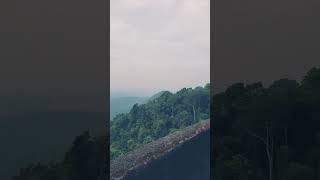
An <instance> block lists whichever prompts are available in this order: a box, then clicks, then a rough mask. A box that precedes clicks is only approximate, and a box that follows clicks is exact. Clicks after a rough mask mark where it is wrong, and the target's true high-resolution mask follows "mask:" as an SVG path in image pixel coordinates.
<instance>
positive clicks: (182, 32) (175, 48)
mask: <svg viewBox="0 0 320 180" xmlns="http://www.w3.org/2000/svg"><path fill="white" fill-rule="evenodd" d="M209 3H210V0H111V42H110V43H111V70H110V71H111V84H110V85H111V92H112V93H114V92H130V93H131V94H132V95H147V96H148V95H151V94H153V93H155V92H157V91H159V90H170V91H176V90H178V89H180V88H183V87H194V86H199V85H200V86H203V85H205V84H206V83H207V82H209V81H210V40H209V39H210V6H209Z"/></svg>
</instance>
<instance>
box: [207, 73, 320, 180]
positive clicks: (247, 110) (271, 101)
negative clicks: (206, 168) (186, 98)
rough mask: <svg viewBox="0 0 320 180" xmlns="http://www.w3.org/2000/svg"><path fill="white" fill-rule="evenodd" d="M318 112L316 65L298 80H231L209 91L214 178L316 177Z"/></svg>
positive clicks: (319, 91) (319, 170) (319, 146)
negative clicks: (219, 89)
mask: <svg viewBox="0 0 320 180" xmlns="http://www.w3.org/2000/svg"><path fill="white" fill-rule="evenodd" d="M319 112H320V69H319V68H313V69H311V70H310V71H309V72H308V73H307V75H306V76H305V77H304V78H303V80H302V82H301V83H298V82H297V81H295V80H288V79H280V80H277V81H274V83H273V84H272V85H270V86H269V87H264V86H263V85H262V84H261V83H259V82H258V83H253V84H248V85H245V84H243V83H236V84H234V85H232V86H230V87H229V88H228V89H227V90H226V91H225V92H222V93H219V94H216V95H214V96H213V108H212V114H213V122H214V126H213V127H214V129H213V132H214V152H213V159H214V161H213V170H214V173H213V174H214V179H216V180H224V179H230V180H234V179H249V180H251V179H252V180H255V179H269V180H273V179H277V180H300V179H318V178H319V177H320V156H319V154H320V135H319V132H320V113H319ZM239 157H241V158H239ZM241 159H242V160H241Z"/></svg>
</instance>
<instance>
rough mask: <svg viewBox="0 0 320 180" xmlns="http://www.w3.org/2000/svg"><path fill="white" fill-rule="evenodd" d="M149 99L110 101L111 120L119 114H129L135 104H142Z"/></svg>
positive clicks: (133, 97)
mask: <svg viewBox="0 0 320 180" xmlns="http://www.w3.org/2000/svg"><path fill="white" fill-rule="evenodd" d="M148 99H149V98H148V97H135V96H127V97H114V98H111V99H110V120H113V118H114V117H115V116H116V115H117V114H121V113H127V112H129V111H130V109H131V108H132V106H133V105H134V104H137V103H138V104H141V103H144V102H146V101H147V100H148Z"/></svg>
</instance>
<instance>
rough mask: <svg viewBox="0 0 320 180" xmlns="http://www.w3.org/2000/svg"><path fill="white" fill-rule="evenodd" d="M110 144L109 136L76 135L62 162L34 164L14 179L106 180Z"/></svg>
mask: <svg viewBox="0 0 320 180" xmlns="http://www.w3.org/2000/svg"><path fill="white" fill-rule="evenodd" d="M108 146H109V143H108V141H107V137H106V136H99V137H91V136H90V134H89V133H88V132H84V133H83V134H82V135H80V136H78V137H76V139H75V140H74V142H73V144H72V146H71V147H70V149H69V150H68V151H67V153H66V154H65V156H64V158H63V160H62V161H57V162H51V163H49V164H42V163H35V164H30V165H29V166H28V167H25V168H21V169H20V172H19V174H18V175H17V176H14V177H13V178H12V180H105V179H106V178H107V177H108V175H107V174H106V173H107V171H106V168H107V162H106V161H107V155H108V154H107V153H106V149H107V148H108Z"/></svg>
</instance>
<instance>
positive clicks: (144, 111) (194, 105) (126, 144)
mask: <svg viewBox="0 0 320 180" xmlns="http://www.w3.org/2000/svg"><path fill="white" fill-rule="evenodd" d="M209 93H210V85H209V84H207V85H206V86H205V87H196V88H194V89H192V88H183V89H181V90H180V91H178V92H177V93H175V94H173V93H171V92H169V91H164V92H161V95H159V96H158V97H156V98H153V99H151V100H150V101H148V102H147V103H146V104H141V105H138V104H135V105H134V106H133V107H132V109H131V110H130V112H129V113H127V114H120V115H118V116H116V117H115V118H114V120H113V121H112V122H111V123H110V130H111V131H110V134H111V138H110V139H111V152H110V153H111V159H114V158H116V157H119V156H121V155H123V154H125V153H127V152H128V151H131V150H133V149H135V148H137V147H139V146H140V145H142V144H146V143H149V142H151V141H153V140H155V139H158V138H161V137H164V136H166V135H167V134H169V133H172V132H174V131H176V130H178V129H180V128H183V127H186V126H189V125H191V124H194V123H196V122H198V121H199V120H201V119H208V118H209V112H210V108H209V104H210V94H209Z"/></svg>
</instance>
